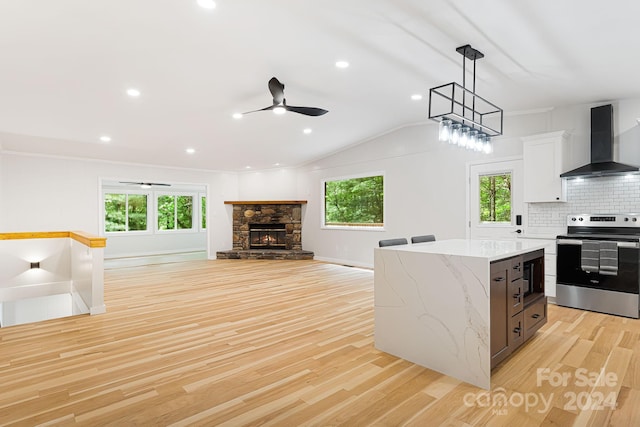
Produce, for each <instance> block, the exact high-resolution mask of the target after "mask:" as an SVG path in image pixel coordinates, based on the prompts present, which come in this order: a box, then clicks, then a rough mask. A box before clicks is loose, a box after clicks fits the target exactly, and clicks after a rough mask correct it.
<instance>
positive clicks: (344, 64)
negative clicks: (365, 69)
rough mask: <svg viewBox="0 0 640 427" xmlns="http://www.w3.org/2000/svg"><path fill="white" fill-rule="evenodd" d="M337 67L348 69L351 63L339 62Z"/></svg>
mask: <svg viewBox="0 0 640 427" xmlns="http://www.w3.org/2000/svg"><path fill="white" fill-rule="evenodd" d="M336 67H338V68H347V67H349V63H348V62H347V61H337V62H336Z"/></svg>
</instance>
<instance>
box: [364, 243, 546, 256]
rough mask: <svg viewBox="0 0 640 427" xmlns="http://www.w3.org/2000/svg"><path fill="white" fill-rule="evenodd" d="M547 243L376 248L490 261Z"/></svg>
mask: <svg viewBox="0 0 640 427" xmlns="http://www.w3.org/2000/svg"><path fill="white" fill-rule="evenodd" d="M545 246H546V244H545V243H544V242H542V241H536V240H533V239H532V240H524V239H522V240H471V239H469V240H468V239H451V240H436V241H435V242H426V243H414V244H408V245H398V246H387V247H383V248H376V250H383V251H399V252H419V253H429V254H440V255H453V256H465V257H474V258H486V259H487V260H488V261H489V262H491V261H497V260H500V259H504V258H509V257H512V256H516V255H521V254H524V253H527V252H531V251H535V250H538V249H543V248H544V247H545Z"/></svg>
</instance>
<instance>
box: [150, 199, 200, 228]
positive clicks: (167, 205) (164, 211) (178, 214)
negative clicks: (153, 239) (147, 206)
mask: <svg viewBox="0 0 640 427" xmlns="http://www.w3.org/2000/svg"><path fill="white" fill-rule="evenodd" d="M192 228H193V196H172V195H164V196H158V230H189V229H192Z"/></svg>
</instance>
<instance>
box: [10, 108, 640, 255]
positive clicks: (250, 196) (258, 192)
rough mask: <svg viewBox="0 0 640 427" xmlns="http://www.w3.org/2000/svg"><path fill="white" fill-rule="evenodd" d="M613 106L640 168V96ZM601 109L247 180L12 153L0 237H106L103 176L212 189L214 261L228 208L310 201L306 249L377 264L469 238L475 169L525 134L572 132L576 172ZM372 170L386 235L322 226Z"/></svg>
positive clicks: (517, 145)
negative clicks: (460, 143)
mask: <svg viewBox="0 0 640 427" xmlns="http://www.w3.org/2000/svg"><path fill="white" fill-rule="evenodd" d="M600 104H602V103H600ZM613 104H614V117H615V120H616V122H615V123H616V125H615V126H616V135H617V138H616V150H617V151H618V153H617V158H618V160H619V161H621V162H623V163H630V164H635V165H639V164H640V142H639V141H640V130H639V128H638V126H637V123H636V121H635V120H636V118H638V117H640V99H632V100H622V101H616V102H614V103H613ZM594 105H596V104H584V105H574V106H567V107H561V108H554V109H550V110H545V111H539V112H531V113H527V114H520V115H507V116H505V123H504V125H505V129H504V134H505V135H506V136H503V137H499V138H496V139H494V146H495V147H494V150H495V151H494V153H493V154H492V155H489V156H486V155H483V154H478V153H471V152H467V151H465V150H463V149H458V148H455V147H449V146H447V145H445V144H442V143H440V142H438V141H437V127H436V125H435V123H432V122H427V123H425V124H421V125H415V126H408V127H405V128H401V129H398V130H395V131H393V132H390V133H388V134H385V135H381V136H379V137H376V138H373V139H371V140H370V141H366V142H363V143H361V144H354V145H353V146H352V147H350V148H348V149H346V150H344V151H341V152H339V153H335V154H334V155H332V156H328V157H326V158H324V159H321V160H318V161H315V162H312V163H310V164H307V165H305V166H303V167H300V168H293V169H291V168H288V169H273V170H268V171H257V172H243V173H240V174H236V173H220V172H207V171H189V170H184V169H171V168H162V167H150V166H139V165H123V164H114V163H106V162H94V161H79V160H71V159H54V158H46V157H29V156H22V155H17V154H15V153H7V152H5V153H3V154H2V156H1V157H0V231H4V232H9V231H49V230H68V229H71V230H78V229H79V230H84V231H88V232H90V233H95V234H98V233H99V231H100V230H99V226H98V218H99V216H98V215H99V200H100V197H99V194H98V179H99V178H100V177H102V178H113V177H117V178H120V179H123V178H132V179H133V178H135V179H136V180H151V181H157V180H162V181H173V182H182V183H200V184H206V185H208V189H209V194H208V203H209V206H208V209H207V212H208V224H209V230H208V235H209V238H210V242H211V247H210V248H209V256H210V257H213V256H214V255H215V252H216V251H217V250H226V249H230V248H231V247H232V237H231V227H232V209H231V206H230V205H224V203H223V201H225V200H283V199H284V200H287V199H296V200H298V199H302V200H308V204H307V205H306V207H305V208H303V236H302V241H303V248H304V249H307V250H312V251H314V252H315V255H316V258H317V259H324V260H331V261H336V262H341V263H345V264H352V265H362V266H372V265H373V248H374V247H375V246H376V245H377V242H378V240H380V239H384V238H392V237H410V236H411V235H415V234H425V233H434V234H436V236H437V238H439V239H445V238H457V237H464V236H465V235H466V228H465V227H466V224H465V216H466V213H465V212H466V206H467V200H466V188H467V183H466V182H465V176H466V170H467V167H468V164H469V163H477V162H484V161H489V160H491V159H497V158H506V157H517V156H520V155H521V153H522V142H521V140H520V137H522V136H529V135H534V134H537V133H544V132H550V131H558V130H567V131H569V132H570V137H569V144H570V151H571V159H570V160H569V164H570V165H573V166H575V167H577V166H581V165H582V164H585V163H587V162H588V161H589V117H590V112H589V109H590V108H591V107H592V106H594ZM371 172H374V173H377V172H383V173H384V174H385V199H386V200H385V203H386V206H385V230H384V231H342V230H326V229H321V227H320V213H321V204H322V189H321V182H322V180H323V179H326V178H335V177H343V176H350V175H354V174H362V173H371ZM536 212H538V211H536ZM525 224H526V222H525ZM140 244H143V243H142V242H141V243H140ZM107 248H109V242H107Z"/></svg>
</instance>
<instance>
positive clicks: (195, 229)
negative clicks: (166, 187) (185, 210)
mask: <svg viewBox="0 0 640 427" xmlns="http://www.w3.org/2000/svg"><path fill="white" fill-rule="evenodd" d="M163 196H173V197H174V200H175V198H176V197H180V196H190V197H192V198H193V200H194V202H193V204H192V206H193V209H192V212H191V228H174V229H171V230H160V228H159V227H158V218H159V217H160V215H159V210H158V198H160V197H163ZM153 198H154V208H155V209H154V214H155V215H154V221H153V229H154V232H155V233H157V234H180V233H198V232H199V231H200V227H199V225H198V226H196V225H195V224H196V221H198V222H199V220H200V212H199V210H198V208H199V207H200V203H199V202H198V200H199V197H198V193H196V192H186V191H155V192H154V194H153ZM174 206H175V209H176V210H177V209H178V204H177V203H174ZM174 212H175V211H174ZM177 221H178V217H177V215H176V216H175V217H174V224H175V225H176V227H177Z"/></svg>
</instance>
